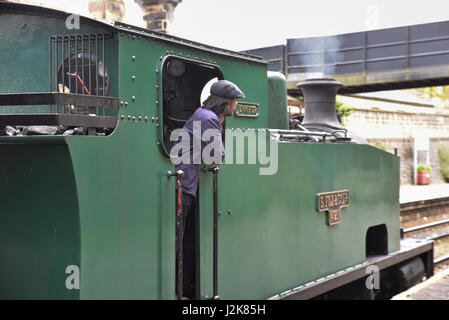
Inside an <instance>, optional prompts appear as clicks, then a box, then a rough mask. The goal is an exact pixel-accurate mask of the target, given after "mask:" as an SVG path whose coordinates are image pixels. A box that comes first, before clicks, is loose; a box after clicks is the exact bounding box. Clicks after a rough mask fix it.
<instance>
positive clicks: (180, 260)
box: [167, 170, 184, 300]
mask: <svg viewBox="0 0 449 320" xmlns="http://www.w3.org/2000/svg"><path fill="white" fill-rule="evenodd" d="M183 175H184V171H182V170H178V171H175V172H173V173H172V172H171V171H168V173H167V178H170V177H176V186H177V189H176V226H175V229H176V245H177V252H176V268H175V270H176V276H175V282H176V285H175V287H176V298H177V299H178V300H182V297H183V280H182V278H183V274H182V272H183V264H184V255H183V248H184V214H183V212H182V185H181V180H182V176H183Z"/></svg>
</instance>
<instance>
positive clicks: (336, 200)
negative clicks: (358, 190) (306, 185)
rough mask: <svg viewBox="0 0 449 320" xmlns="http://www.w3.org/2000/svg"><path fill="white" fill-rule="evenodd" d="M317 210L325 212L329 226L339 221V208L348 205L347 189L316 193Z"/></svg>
mask: <svg viewBox="0 0 449 320" xmlns="http://www.w3.org/2000/svg"><path fill="white" fill-rule="evenodd" d="M317 200H318V203H317V210H318V212H325V211H326V212H327V216H328V218H327V224H328V225H330V226H333V225H336V224H339V223H340V220H341V209H342V208H346V207H348V206H349V190H339V191H332V192H324V193H318V195H317Z"/></svg>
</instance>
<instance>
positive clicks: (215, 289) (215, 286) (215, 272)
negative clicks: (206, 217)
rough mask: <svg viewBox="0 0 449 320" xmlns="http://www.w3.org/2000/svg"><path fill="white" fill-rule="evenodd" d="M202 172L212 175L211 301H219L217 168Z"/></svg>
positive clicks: (205, 169) (206, 169)
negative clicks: (212, 247)
mask: <svg viewBox="0 0 449 320" xmlns="http://www.w3.org/2000/svg"><path fill="white" fill-rule="evenodd" d="M203 170H204V172H205V173H206V172H212V174H213V176H214V177H213V194H214V240H213V245H214V252H213V259H214V260H213V277H214V279H213V296H212V300H220V296H219V295H218V171H219V168H218V167H212V168H206V167H204V168H203Z"/></svg>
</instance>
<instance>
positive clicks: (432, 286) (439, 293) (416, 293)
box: [392, 269, 449, 300]
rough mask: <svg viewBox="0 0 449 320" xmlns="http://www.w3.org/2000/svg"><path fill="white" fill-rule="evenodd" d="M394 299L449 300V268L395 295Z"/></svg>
mask: <svg viewBox="0 0 449 320" xmlns="http://www.w3.org/2000/svg"><path fill="white" fill-rule="evenodd" d="M392 300H449V269H446V270H445V271H442V272H440V273H438V274H436V275H434V276H433V277H431V278H430V279H428V280H426V281H424V282H422V283H420V284H418V285H416V286H414V287H412V288H410V289H409V290H407V291H404V292H402V293H400V294H398V295H396V296H394V297H393V298H392Z"/></svg>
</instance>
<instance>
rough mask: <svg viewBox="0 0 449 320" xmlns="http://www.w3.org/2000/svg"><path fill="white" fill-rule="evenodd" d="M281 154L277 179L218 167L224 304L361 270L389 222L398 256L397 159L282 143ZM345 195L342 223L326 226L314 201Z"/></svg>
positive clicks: (361, 148)
mask: <svg viewBox="0 0 449 320" xmlns="http://www.w3.org/2000/svg"><path fill="white" fill-rule="evenodd" d="M278 151H279V164H278V172H277V173H276V174H275V175H272V176H261V175H260V174H259V167H260V166H258V165H228V164H225V165H222V166H221V172H220V190H222V191H221V193H220V197H219V203H220V205H219V210H220V211H221V212H222V213H223V214H222V215H221V216H220V242H219V243H220V250H219V254H220V255H219V261H220V284H221V289H220V296H222V297H223V298H224V299H229V298H232V299H264V298H268V297H270V296H272V295H273V292H279V293H280V292H283V291H285V290H288V289H292V288H293V287H297V286H299V285H301V284H305V283H308V282H310V281H313V280H316V279H318V278H321V277H323V276H326V275H328V274H331V273H334V272H337V271H339V270H342V269H345V268H347V267H350V266H353V265H356V264H359V263H362V262H363V261H365V259H366V256H365V238H366V232H367V229H368V228H369V227H371V226H375V225H379V224H384V223H385V224H386V226H387V230H388V250H389V252H393V251H396V250H399V214H398V212H399V201H398V198H399V180H398V178H397V177H398V176H399V159H398V158H397V157H394V156H393V155H391V154H388V153H386V152H383V151H380V150H379V149H376V148H373V147H371V146H368V145H356V144H312V143H301V144H296V143H280V144H279V150H278ZM242 177H245V178H244V179H242ZM395 177H396V178H395ZM208 187H209V186H208ZM343 189H349V191H350V205H349V207H348V208H344V209H342V212H341V215H342V221H341V223H340V224H338V225H335V226H328V225H326V214H325V213H319V212H317V210H316V195H317V194H318V193H322V192H329V191H336V190H343ZM273 195H275V196H273ZM209 210H210V209H209ZM228 210H231V214H228V213H227V212H228ZM209 212H210V211H209ZM208 223H209V224H210V221H208ZM209 233H210V231H209ZM209 260H210V259H207V262H208V261H209ZM203 268H206V269H208V270H209V269H210V266H209V267H203Z"/></svg>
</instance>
